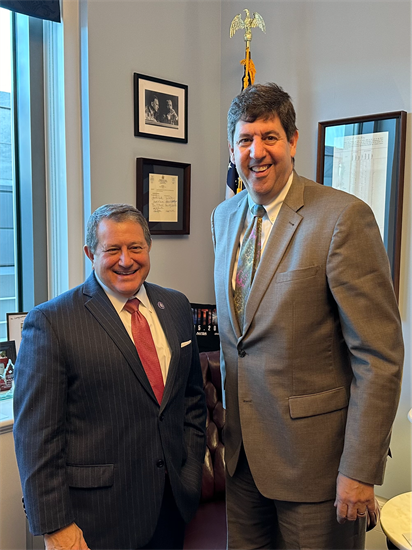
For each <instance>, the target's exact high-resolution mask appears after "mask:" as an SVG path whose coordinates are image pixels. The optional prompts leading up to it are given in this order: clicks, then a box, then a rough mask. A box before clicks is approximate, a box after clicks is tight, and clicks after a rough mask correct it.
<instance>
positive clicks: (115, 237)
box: [84, 218, 150, 298]
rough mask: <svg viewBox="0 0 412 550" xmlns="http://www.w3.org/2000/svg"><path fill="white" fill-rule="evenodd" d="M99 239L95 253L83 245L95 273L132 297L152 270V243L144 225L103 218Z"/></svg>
mask: <svg viewBox="0 0 412 550" xmlns="http://www.w3.org/2000/svg"><path fill="white" fill-rule="evenodd" d="M97 239H98V244H97V247H96V250H95V252H94V253H93V252H92V251H91V249H90V248H89V247H88V246H87V245H86V246H85V247H84V251H85V253H86V256H87V257H88V258H89V259H90V260H91V261H92V264H93V269H94V270H95V272H96V275H97V276H98V277H99V279H100V281H101V282H102V283H104V284H105V285H106V286H107V287H108V288H110V289H111V290H113V291H114V292H117V293H118V294H121V295H122V296H124V297H127V298H130V297H131V296H133V295H134V294H136V292H137V291H138V290H139V288H140V287H141V286H142V284H143V283H144V281H145V279H146V277H147V276H148V274H149V271H150V256H149V252H150V246H149V245H148V244H147V242H146V240H145V237H144V233H143V229H142V227H141V225H140V224H139V223H138V222H136V221H133V220H125V221H121V222H116V221H114V220H112V219H110V218H104V219H103V220H102V221H101V222H100V223H99V225H98V226H97Z"/></svg>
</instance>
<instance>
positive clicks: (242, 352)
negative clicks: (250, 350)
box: [237, 349, 246, 357]
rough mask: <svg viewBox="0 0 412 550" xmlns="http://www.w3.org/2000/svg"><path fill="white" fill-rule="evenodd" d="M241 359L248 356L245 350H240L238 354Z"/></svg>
mask: <svg viewBox="0 0 412 550" xmlns="http://www.w3.org/2000/svg"><path fill="white" fill-rule="evenodd" d="M237 353H238V355H239V357H244V356H245V355H246V352H245V350H244V349H240V350H239V351H238V352H237Z"/></svg>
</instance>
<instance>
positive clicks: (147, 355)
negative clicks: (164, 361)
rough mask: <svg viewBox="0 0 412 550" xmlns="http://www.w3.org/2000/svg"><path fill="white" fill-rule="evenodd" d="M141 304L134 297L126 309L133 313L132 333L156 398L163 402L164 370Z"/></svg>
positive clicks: (127, 303) (125, 306) (126, 305)
mask: <svg viewBox="0 0 412 550" xmlns="http://www.w3.org/2000/svg"><path fill="white" fill-rule="evenodd" d="M139 306H140V301H139V300H138V299H137V298H133V299H132V300H128V301H127V302H126V304H125V305H124V309H125V310H126V311H128V312H129V313H131V315H132V334H133V340H134V343H135V346H136V349H137V353H138V354H139V357H140V361H141V362H142V365H143V368H144V370H145V372H146V376H147V378H148V379H149V382H150V385H151V386H152V389H153V392H154V394H155V396H156V399H157V400H158V402H159V403H161V402H162V397H163V391H164V383H163V376H162V371H161V368H160V363H159V358H158V356H157V351H156V347H155V345H154V342H153V337H152V333H151V331H150V327H149V323H148V322H147V321H146V319H145V317H144V316H143V315H142V314H141V313H140V311H139Z"/></svg>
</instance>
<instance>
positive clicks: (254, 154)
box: [229, 116, 298, 205]
mask: <svg viewBox="0 0 412 550" xmlns="http://www.w3.org/2000/svg"><path fill="white" fill-rule="evenodd" d="M297 141H298V132H297V131H296V132H295V134H294V135H293V137H292V138H291V139H290V140H288V139H287V137H286V133H285V130H284V129H283V126H282V124H281V122H280V120H279V118H278V117H277V116H275V117H272V118H269V119H267V120H266V119H263V118H258V119H257V120H255V121H254V122H245V121H243V120H239V121H238V122H237V124H236V127H235V133H234V136H233V146H231V145H230V144H229V151H230V155H231V161H232V162H233V163H234V164H235V165H236V168H237V171H238V172H239V175H240V177H241V178H242V180H243V183H244V184H245V187H246V189H247V190H248V192H249V194H250V196H251V197H252V199H253V201H254V202H255V203H256V204H262V205H265V204H269V203H270V202H271V201H272V200H273V199H274V198H275V197H276V195H278V194H279V192H280V191H281V190H282V189H283V187H284V186H285V185H286V182H287V181H288V178H289V176H290V174H291V172H292V170H293V157H294V156H295V154H296V144H297Z"/></svg>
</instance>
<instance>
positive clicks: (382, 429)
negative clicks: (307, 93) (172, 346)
mask: <svg viewBox="0 0 412 550" xmlns="http://www.w3.org/2000/svg"><path fill="white" fill-rule="evenodd" d="M228 139H229V149H230V155H231V160H232V162H233V163H234V164H235V165H236V167H237V170H238V172H239V174H240V177H241V178H242V180H243V182H244V184H245V187H246V190H244V191H242V192H241V193H240V194H238V195H236V196H235V197H233V198H231V199H230V200H228V201H225V202H224V203H222V204H220V205H219V206H218V207H217V208H216V209H215V211H214V212H213V215H212V233H213V241H214V246H215V288H216V302H217V313H218V324H219V334H220V338H221V348H222V373H223V378H224V386H225V391H226V407H227V417H226V427H225V449H226V466H227V513H228V529H229V548H238V549H255V548H312V549H315V548H316V549H328V550H330V549H336V548H345V549H349V548H363V547H364V539H365V524H366V521H367V517H368V515H369V516H370V518H371V519H372V521H373V519H374V516H375V515H376V513H377V510H376V501H375V497H374V485H375V484H381V483H382V482H383V475H384V469H385V463H386V459H387V455H388V449H389V440H390V434H391V428H392V423H393V420H394V416H395V412H396V408H397V405H398V400H399V394H400V384H401V371H402V363H403V342H402V332H401V322H400V317H399V312H398V308H397V304H396V299H395V296H394V292H393V288H392V283H391V276H390V269H389V262H388V259H387V256H386V253H385V249H384V246H383V243H382V239H381V236H380V233H379V229H378V227H377V224H376V222H375V219H374V216H373V214H372V212H371V210H370V208H369V207H368V206H367V205H366V204H365V203H363V202H362V201H360V200H359V199H357V198H355V197H354V196H352V195H349V194H346V193H343V192H340V191H337V190H335V189H333V188H331V187H325V186H322V185H319V184H317V183H315V182H313V181H310V180H308V179H306V178H303V177H300V176H298V174H297V173H296V172H295V171H294V157H295V153H296V146H297V141H298V131H297V128H296V125H295V111H294V108H293V105H292V103H291V100H290V97H289V95H288V94H287V93H285V92H284V91H283V90H282V88H280V87H278V86H277V85H276V84H268V85H256V86H251V87H249V88H247V89H246V90H245V91H244V92H242V93H241V94H240V95H239V96H237V97H236V98H235V99H234V100H233V102H232V104H231V107H230V109H229V113H228ZM255 205H263V206H264V210H262V209H261V208H258V206H255ZM252 211H253V214H252ZM262 216H263V217H262ZM260 220H261V221H260ZM252 224H253V225H252ZM249 226H252V227H254V228H255V229H253V230H252V234H255V235H256V239H254V240H253V239H252V238H250V239H249V238H248V235H249V229H248V227H249ZM260 232H261V238H260V239H259V233H260ZM252 241H253V246H256V248H255V249H254V252H250V246H249V243H252ZM256 243H260V248H259V244H256ZM248 250H249V252H247V251H248ZM259 254H260V262H259V263H258V259H259ZM249 260H251V261H249ZM252 260H253V262H252ZM248 261H249V264H250V265H253V269H254V270H255V272H254V278H253V271H252V270H249V271H248V270H247V269H246V267H245V266H247V265H248ZM248 277H249V278H248ZM248 281H249V282H250V281H252V284H251V285H250V286H248V284H249V283H248Z"/></svg>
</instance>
